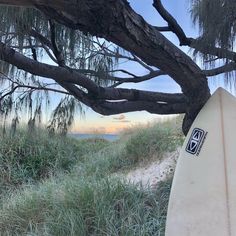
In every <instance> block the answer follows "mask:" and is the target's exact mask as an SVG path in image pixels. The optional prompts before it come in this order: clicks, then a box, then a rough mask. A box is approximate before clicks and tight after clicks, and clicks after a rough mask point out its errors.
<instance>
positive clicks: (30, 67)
mask: <svg viewBox="0 0 236 236" xmlns="http://www.w3.org/2000/svg"><path fill="white" fill-rule="evenodd" d="M0 59H1V60H3V61H6V62H8V63H10V64H12V65H14V66H16V67H18V68H19V69H22V70H25V71H27V72H29V73H31V74H34V75H38V76H41V77H46V78H51V79H54V80H55V81H57V82H67V83H75V84H77V85H80V86H82V87H84V88H86V89H88V90H90V91H92V92H94V93H95V94H96V93H98V91H99V86H97V85H96V84H95V83H94V82H93V81H91V80H90V79H88V78H87V77H86V76H84V75H82V74H80V73H78V72H76V71H75V70H71V69H69V68H63V67H57V66H52V65H48V64H45V63H40V62H37V61H34V60H32V59H30V58H28V57H26V56H23V55H22V54H20V53H18V52H16V51H15V50H13V49H11V48H10V47H8V46H6V45H5V44H3V43H1V42H0Z"/></svg>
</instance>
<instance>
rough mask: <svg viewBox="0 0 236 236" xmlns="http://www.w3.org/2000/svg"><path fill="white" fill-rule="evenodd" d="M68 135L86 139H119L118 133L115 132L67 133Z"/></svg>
mask: <svg viewBox="0 0 236 236" xmlns="http://www.w3.org/2000/svg"><path fill="white" fill-rule="evenodd" d="M68 135H69V136H70V137H73V138H76V139H88V138H103V139H106V140H108V141H111V142H112V141H116V140H117V139H119V135H117V134H80V133H69V134H68Z"/></svg>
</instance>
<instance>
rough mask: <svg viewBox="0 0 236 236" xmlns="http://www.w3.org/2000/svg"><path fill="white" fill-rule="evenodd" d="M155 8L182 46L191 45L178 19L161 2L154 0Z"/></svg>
mask: <svg viewBox="0 0 236 236" xmlns="http://www.w3.org/2000/svg"><path fill="white" fill-rule="evenodd" d="M153 6H154V7H155V8H156V10H157V11H158V12H159V14H160V15H161V16H162V18H163V19H164V20H165V21H167V23H168V26H169V29H170V30H171V31H172V32H173V33H175V34H176V35H177V37H178V39H179V42H180V45H189V44H190V43H191V39H189V38H187V36H186V35H185V33H184V31H183V29H182V28H181V27H180V25H179V24H178V22H177V21H176V19H175V18H174V17H173V16H172V15H171V14H170V13H169V12H168V11H167V10H166V9H165V8H164V6H163V5H162V3H161V0H154V1H153Z"/></svg>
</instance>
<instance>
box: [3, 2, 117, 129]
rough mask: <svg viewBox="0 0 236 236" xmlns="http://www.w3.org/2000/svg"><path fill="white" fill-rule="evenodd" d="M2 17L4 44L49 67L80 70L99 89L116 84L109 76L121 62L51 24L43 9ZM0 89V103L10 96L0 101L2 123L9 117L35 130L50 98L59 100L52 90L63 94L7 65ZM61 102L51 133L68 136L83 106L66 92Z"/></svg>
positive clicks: (6, 12)
mask: <svg viewBox="0 0 236 236" xmlns="http://www.w3.org/2000/svg"><path fill="white" fill-rule="evenodd" d="M0 15H1V17H2V20H1V22H0V40H1V42H3V43H5V44H6V45H8V46H10V47H12V48H13V49H14V50H16V51H18V52H20V53H22V54H23V55H25V56H27V57H29V58H31V59H34V60H37V61H43V62H44V63H45V60H46V59H47V61H49V62H47V63H48V64H55V63H56V64H58V65H59V64H60V62H61V61H63V65H64V66H66V67H67V68H68V69H71V70H72V71H73V70H79V72H81V73H84V74H86V76H87V77H89V78H90V79H91V80H93V81H95V82H96V83H97V84H98V85H106V86H108V85H111V84H112V83H113V82H112V81H111V80H109V78H108V76H107V75H108V72H109V71H112V70H113V69H114V68H115V66H116V64H117V59H114V57H112V56H107V55H101V54H100V53H98V51H99V48H98V46H97V44H96V43H95V42H94V39H93V38H92V37H91V36H90V35H84V34H83V33H81V32H80V31H78V30H76V31H75V30H73V29H70V28H68V27H65V26H63V25H60V24H57V23H56V22H54V21H52V20H50V21H49V19H48V18H47V17H45V15H43V14H42V13H41V12H40V11H39V10H36V9H32V8H24V7H12V6H0ZM49 22H50V23H51V24H49ZM53 36H55V37H53ZM105 46H106V45H105V43H104V47H105ZM58 54H60V59H58ZM60 66H61V64H60ZM88 71H93V73H89V72H88ZM110 75H112V73H110ZM0 85H1V89H0V98H1V97H2V96H4V95H6V94H8V95H7V96H4V97H3V98H1V99H0V107H1V109H0V118H1V119H2V120H4V122H5V121H6V120H7V118H9V117H10V118H13V119H18V120H20V119H19V118H20V117H22V116H23V117H24V119H25V118H28V120H29V122H30V123H31V125H32V124H34V123H40V121H41V116H42V115H43V112H42V111H47V108H48V107H49V105H50V101H51V98H52V97H51V96H50V94H54V95H55V90H54V92H52V91H49V90H47V89H57V93H58V94H60V92H58V91H62V92H63V91H64V90H63V89H62V88H58V87H57V86H56V84H55V83H49V81H48V79H43V78H39V77H37V76H34V75H31V74H29V73H27V72H26V71H24V70H19V69H17V68H16V67H14V66H12V65H10V64H8V63H5V62H3V61H0ZM22 86H25V87H22ZM27 86H30V87H31V89H30V88H27ZM32 87H34V88H39V89H33V88H32ZM43 88H44V89H43ZM14 89H15V90H14ZM81 89H82V90H83V88H81ZM12 90H14V92H12ZM16 91H17V92H18V93H16ZM56 99H58V100H59V102H58V104H57V105H56V106H55V109H54V111H53V114H52V116H51V120H50V123H49V126H50V128H51V131H53V130H54V131H59V132H60V133H65V132H66V131H67V129H68V127H70V126H71V124H72V122H73V118H74V117H75V115H76V114H77V113H76V111H78V112H79V113H80V114H83V107H82V105H81V103H80V102H79V101H78V100H77V99H75V98H70V97H68V96H66V95H65V94H63V93H61V94H60V95H59V96H56V97H55V96H54V99H53V100H54V104H55V101H56ZM71 108H73V109H71ZM44 118H45V117H44ZM46 122H47V121H46ZM4 125H5V124H4Z"/></svg>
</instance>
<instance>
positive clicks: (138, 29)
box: [0, 0, 210, 134]
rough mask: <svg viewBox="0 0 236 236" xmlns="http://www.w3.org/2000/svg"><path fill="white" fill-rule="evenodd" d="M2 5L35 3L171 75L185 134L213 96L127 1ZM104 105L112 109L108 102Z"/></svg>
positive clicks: (64, 0) (182, 55) (54, 16)
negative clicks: (176, 86)
mask: <svg viewBox="0 0 236 236" xmlns="http://www.w3.org/2000/svg"><path fill="white" fill-rule="evenodd" d="M0 4H9V5H24V6H29V7H30V6H34V7H35V8H37V9H39V10H41V11H42V12H44V13H45V14H46V15H47V16H49V17H50V18H51V19H55V20H57V21H58V22H59V23H61V24H64V25H66V26H68V27H71V28H73V29H79V30H81V31H83V32H84V33H89V34H91V35H94V36H98V37H102V38H105V39H106V40H108V41H112V42H113V43H115V44H117V45H119V46H120V47H122V48H124V49H126V50H127V51H130V52H131V53H133V54H135V55H136V56H138V57H139V58H140V59H142V60H143V61H144V62H145V63H147V64H148V65H150V66H155V67H157V68H159V69H160V70H161V71H163V72H164V73H166V74H168V75H169V76H170V77H171V78H173V79H174V80H175V81H176V82H177V83H178V84H179V85H180V86H181V89H182V92H183V94H184V97H185V99H186V100H185V101H186V103H185V106H186V108H185V112H186V116H185V120H184V124H183V131H184V133H185V134H186V133H187V131H188V129H189V127H190V125H191V124H192V121H193V120H194V118H195V117H196V115H197V114H198V112H199V110H200V109H201V108H202V106H203V105H204V104H205V102H206V101H207V99H208V98H209V96H210V92H209V88H208V84H207V78H206V76H205V74H204V73H203V71H202V70H201V69H200V68H199V67H198V66H197V65H196V64H195V63H194V62H193V60H192V59H191V58H190V57H189V56H187V55H186V54H185V53H184V52H182V51H181V50H180V49H179V48H177V47H176V46H175V45H174V44H172V43H171V42H170V41H169V40H168V39H167V38H165V37H164V36H163V35H162V34H161V33H160V32H159V31H158V29H157V28H156V27H154V26H152V25H150V24H148V23H147V22H146V21H145V20H144V19H143V18H142V17H141V16H140V15H138V14H137V13H136V12H134V11H133V9H132V8H131V7H130V5H129V4H128V2H127V1H126V0H99V1H98V0H69V1H68V0H55V1H46V0H31V1H15V0H10V1H5V0H0ZM9 63H11V62H10V61H9ZM86 86H87V85H86ZM106 92H107V91H106ZM112 96H115V95H112ZM110 105H111V104H109V106H110ZM152 105H153V106H160V105H157V104H155V103H153V104H148V107H149V106H150V108H148V109H146V110H149V111H153V110H155V108H154V107H153V108H152V107H151V106H152ZM103 106H104V107H106V109H108V110H109V109H113V108H111V107H109V106H108V105H107V104H104V105H103ZM112 106H114V105H112ZM133 108H134V109H133V110H139V109H140V107H139V105H138V104H136V105H134V104H133ZM118 110H119V109H118ZM128 110H129V109H127V111H128ZM174 110H175V109H173V112H174ZM177 110H178V109H177ZM129 111H130V110H129ZM123 112H124V111H123Z"/></svg>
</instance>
